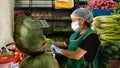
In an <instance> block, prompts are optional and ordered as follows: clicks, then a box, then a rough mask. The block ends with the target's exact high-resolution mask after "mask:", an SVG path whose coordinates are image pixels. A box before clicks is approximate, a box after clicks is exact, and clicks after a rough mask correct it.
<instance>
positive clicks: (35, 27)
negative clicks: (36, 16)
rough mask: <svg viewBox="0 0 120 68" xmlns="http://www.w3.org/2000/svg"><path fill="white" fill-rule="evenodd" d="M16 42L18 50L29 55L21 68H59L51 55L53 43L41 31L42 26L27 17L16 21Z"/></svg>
mask: <svg viewBox="0 0 120 68" xmlns="http://www.w3.org/2000/svg"><path fill="white" fill-rule="evenodd" d="M15 22H16V23H15V42H16V46H17V48H18V49H19V50H20V51H21V52H24V53H25V54H27V55H29V57H26V58H25V59H24V60H23V61H22V63H21V64H20V68H59V65H58V63H57V61H56V59H55V58H53V57H52V55H51V51H50V50H51V47H50V46H51V43H52V41H47V40H46V39H45V37H44V35H43V33H42V31H41V30H40V26H41V24H40V23H39V22H35V21H33V20H32V19H31V18H29V17H28V16H25V15H21V16H19V17H17V19H16V21H15Z"/></svg>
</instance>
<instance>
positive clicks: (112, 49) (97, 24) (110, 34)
mask: <svg viewBox="0 0 120 68" xmlns="http://www.w3.org/2000/svg"><path fill="white" fill-rule="evenodd" d="M92 28H93V29H94V30H95V31H96V33H97V34H98V35H99V38H100V40H101V45H102V46H105V47H106V49H105V50H104V55H105V56H106V57H107V58H109V59H120V57H119V52H120V14H117V15H108V16H98V17H95V18H94V22H93V24H92Z"/></svg>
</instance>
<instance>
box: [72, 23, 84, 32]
mask: <svg viewBox="0 0 120 68" xmlns="http://www.w3.org/2000/svg"><path fill="white" fill-rule="evenodd" d="M71 27H72V29H73V30H74V31H77V32H79V31H81V30H82V26H79V21H75V22H72V23H71Z"/></svg>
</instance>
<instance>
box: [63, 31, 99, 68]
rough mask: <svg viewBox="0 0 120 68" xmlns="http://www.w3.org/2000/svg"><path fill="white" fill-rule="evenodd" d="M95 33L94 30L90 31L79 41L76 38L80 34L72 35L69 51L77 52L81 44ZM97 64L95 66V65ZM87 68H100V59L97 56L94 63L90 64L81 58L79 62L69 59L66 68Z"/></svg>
mask: <svg viewBox="0 0 120 68" xmlns="http://www.w3.org/2000/svg"><path fill="white" fill-rule="evenodd" d="M93 32H94V31H93V30H92V29H88V30H87V31H86V32H85V33H84V34H83V35H81V36H80V37H79V38H78V39H76V40H74V39H75V37H76V36H77V35H78V34H79V32H75V33H73V34H72V35H71V37H70V44H69V47H68V50H69V51H75V50H76V49H77V48H78V47H79V46H80V43H81V42H82V41H83V40H84V39H85V38H86V37H87V36H88V35H89V34H91V33H93ZM94 63H95V64H94ZM85 66H87V67H86V68H98V67H99V66H98V58H97V56H96V58H95V60H94V62H92V63H88V62H86V61H85V60H84V58H81V59H79V60H75V59H70V58H68V62H67V64H66V66H65V68H85Z"/></svg>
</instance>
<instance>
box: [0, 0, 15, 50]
mask: <svg viewBox="0 0 120 68" xmlns="http://www.w3.org/2000/svg"><path fill="white" fill-rule="evenodd" d="M13 23H14V0H0V48H1V47H2V46H5V45H6V44H8V43H12V42H14V40H13Z"/></svg>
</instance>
